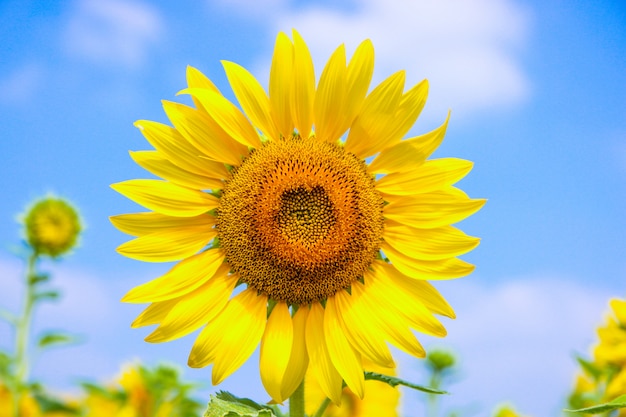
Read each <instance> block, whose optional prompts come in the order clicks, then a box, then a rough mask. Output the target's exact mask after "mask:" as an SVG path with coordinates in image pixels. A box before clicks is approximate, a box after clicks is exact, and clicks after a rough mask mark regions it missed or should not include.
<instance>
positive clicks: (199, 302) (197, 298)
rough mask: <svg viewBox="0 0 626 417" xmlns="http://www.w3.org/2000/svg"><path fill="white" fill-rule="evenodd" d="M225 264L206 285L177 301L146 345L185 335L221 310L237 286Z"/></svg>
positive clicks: (234, 277)
mask: <svg viewBox="0 0 626 417" xmlns="http://www.w3.org/2000/svg"><path fill="white" fill-rule="evenodd" d="M229 269H230V267H229V266H228V265H225V264H222V266H221V267H220V268H219V269H218V271H217V272H216V273H215V275H214V276H213V278H211V279H210V280H209V281H208V282H207V283H205V284H203V285H201V286H200V287H198V288H196V289H195V290H193V291H191V292H189V293H187V294H185V295H183V296H181V297H179V298H176V301H177V302H176V305H175V306H174V307H173V308H171V310H170V311H169V312H168V314H167V316H166V317H165V318H164V319H162V320H161V321H160V325H159V327H157V328H156V329H155V330H154V331H153V332H152V333H151V334H150V335H148V337H146V342H150V343H161V342H168V341H170V340H174V339H178V338H179V337H182V336H185V335H187V334H189V333H191V332H193V331H195V330H197V329H199V328H200V327H201V326H203V325H205V324H207V323H208V322H209V321H210V320H213V318H214V317H215V316H216V315H217V314H219V313H220V311H222V309H223V308H224V306H225V305H226V303H227V302H228V299H229V298H230V295H231V294H232V292H233V289H234V288H235V284H237V280H238V279H239V277H238V276H237V275H228V270H229Z"/></svg>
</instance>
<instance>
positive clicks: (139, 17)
mask: <svg viewBox="0 0 626 417" xmlns="http://www.w3.org/2000/svg"><path fill="white" fill-rule="evenodd" d="M162 31H163V21H162V18H161V16H160V14H159V13H158V11H157V10H156V9H155V8H154V7H153V6H151V5H149V4H146V3H139V2H125V1H120V0H110V1H100V0H82V1H81V2H80V3H78V7H77V8H76V10H75V11H74V13H73V15H72V16H71V18H70V20H69V23H68V26H67V29H66V33H65V44H66V48H67V50H68V52H69V53H70V54H71V55H74V56H78V57H80V58H84V59H87V60H89V61H93V62H96V63H98V64H116V65H121V66H124V67H127V68H136V67H138V66H141V64H142V63H143V62H144V61H145V59H146V55H147V53H148V48H149V47H150V46H151V45H152V44H154V43H156V42H157V41H158V40H159V39H160V37H161V33H162Z"/></svg>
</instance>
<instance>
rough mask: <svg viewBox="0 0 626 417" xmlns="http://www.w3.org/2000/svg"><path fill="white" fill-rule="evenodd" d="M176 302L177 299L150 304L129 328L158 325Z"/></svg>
mask: <svg viewBox="0 0 626 417" xmlns="http://www.w3.org/2000/svg"><path fill="white" fill-rule="evenodd" d="M177 302H178V300H177V299H173V300H166V301H159V302H157V303H152V304H150V305H149V306H148V307H146V308H145V309H144V310H143V311H142V312H141V314H139V315H138V316H137V318H136V319H135V321H133V323H132V324H131V325H130V327H131V328H133V329H136V328H137V327H143V326H150V325H153V324H159V323H160V322H161V321H163V319H164V318H165V317H166V316H167V313H169V312H170V310H171V309H172V308H173V307H174V306H175V305H176V303H177Z"/></svg>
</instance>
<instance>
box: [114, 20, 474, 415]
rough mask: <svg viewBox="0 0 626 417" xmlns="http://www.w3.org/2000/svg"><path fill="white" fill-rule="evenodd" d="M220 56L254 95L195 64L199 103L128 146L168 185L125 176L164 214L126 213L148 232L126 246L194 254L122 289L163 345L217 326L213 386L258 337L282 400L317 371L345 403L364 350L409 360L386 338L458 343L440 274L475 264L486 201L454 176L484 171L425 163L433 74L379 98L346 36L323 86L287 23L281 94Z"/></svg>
mask: <svg viewBox="0 0 626 417" xmlns="http://www.w3.org/2000/svg"><path fill="white" fill-rule="evenodd" d="M223 66H224V69H225V71H226V75H227V77H228V81H229V83H230V86H231V87H232V89H233V92H234V95H235V97H236V98H237V101H238V104H239V105H238V106H237V105H235V104H233V103H232V102H231V101H229V100H228V99H227V98H225V97H224V95H223V94H222V93H221V92H220V90H219V89H218V88H217V87H216V86H215V85H214V84H213V83H212V82H211V81H210V80H209V79H208V78H206V77H205V76H204V75H203V74H202V73H201V72H200V71H198V70H197V69H195V68H191V67H189V68H188V70H187V83H188V85H187V88H186V89H184V90H183V91H182V92H181V93H183V94H188V95H190V96H191V98H192V100H193V103H194V105H193V106H186V105H182V104H178V103H174V102H169V101H165V102H164V104H163V106H164V109H165V113H166V114H167V116H168V118H169V120H170V122H171V124H172V126H168V125H164V124H160V123H155V122H151V121H145V120H141V121H138V122H137V123H136V126H137V127H139V129H140V130H141V132H142V133H143V135H144V136H145V137H146V139H147V140H148V142H150V144H151V145H152V146H153V147H154V150H151V151H139V152H132V153H131V156H132V158H133V159H134V160H135V162H137V163H138V164H139V165H141V166H142V167H144V168H145V169H146V170H148V171H149V172H151V173H152V174H154V175H156V176H158V177H160V178H162V180H155V179H138V180H130V181H124V182H121V183H117V184H113V185H112V187H113V188H114V189H115V190H117V191H118V192H120V193H121V194H123V195H125V196H127V197H129V198H131V199H132V200H134V201H136V202H137V203H139V204H140V205H142V206H144V207H145V208H147V209H148V210H149V211H144V212H140V213H133V214H124V215H118V216H113V217H112V218H111V221H112V222H113V224H114V225H115V226H116V227H117V228H119V229H120V230H121V231H123V232H125V233H128V234H130V235H132V236H134V237H135V239H133V240H131V241H129V242H127V243H124V244H122V245H121V246H120V247H119V248H118V251H119V252H120V253H122V254H123V255H125V256H128V257H131V258H135V259H138V260H143V261H149V262H170V261H180V262H179V263H178V264H177V265H176V266H174V267H173V268H172V269H171V270H170V271H169V272H167V273H166V274H164V275H163V276H161V277H159V278H157V279H155V280H153V281H150V282H147V283H145V284H142V285H140V286H138V287H136V288H134V289H132V290H131V291H129V293H128V294H127V295H126V296H125V297H124V299H123V301H126V302H135V303H151V304H150V306H148V307H147V308H146V310H145V311H144V312H143V313H142V314H141V315H140V316H139V317H138V318H137V319H136V320H135V322H134V323H133V326H134V327H140V326H146V325H154V324H157V325H158V327H157V328H156V329H155V330H154V331H153V332H152V333H151V334H150V335H149V336H148V337H147V339H146V340H147V341H149V342H164V341H169V340H172V339H175V338H178V337H181V336H183V335H186V334H189V333H191V332H193V331H195V330H197V329H199V328H203V330H202V331H201V332H200V333H199V335H198V337H197V339H196V343H195V344H194V346H193V348H192V350H191V354H190V356H189V365H190V366H193V367H203V366H207V365H209V364H213V383H215V384H217V383H219V382H221V381H222V380H223V379H224V378H226V377H227V376H228V375H230V374H231V373H232V372H233V371H235V370H236V369H237V368H238V367H239V366H241V364H243V363H244V362H245V361H246V360H247V358H248V357H249V356H250V355H251V354H252V352H253V351H254V350H255V349H256V347H257V346H258V345H259V343H260V345H261V349H260V369H261V380H262V382H263V384H264V386H265V388H266V389H267V391H268V393H269V394H270V395H271V397H272V398H273V399H274V400H275V401H277V402H282V401H283V400H284V399H286V398H288V397H289V396H290V395H291V393H293V391H294V390H295V389H296V388H297V387H298V386H299V385H300V383H301V382H302V380H303V378H304V375H305V373H306V372H307V371H309V373H310V375H311V378H315V379H316V380H317V381H318V382H319V385H320V387H321V389H322V390H323V391H324V393H325V394H326V396H328V397H330V398H331V399H332V400H333V401H335V402H336V403H339V402H340V401H341V392H342V384H343V382H344V381H345V383H346V385H347V386H348V387H349V389H350V390H351V391H352V392H353V393H354V394H356V395H357V396H358V397H362V396H363V383H364V379H363V378H364V377H363V366H362V363H363V360H369V361H371V362H373V363H375V364H376V365H377V366H383V367H387V368H389V367H394V366H395V365H394V361H393V358H392V357H391V353H390V350H389V348H388V346H387V342H390V343H391V344H393V345H395V346H398V347H399V348H401V349H403V350H405V351H407V352H409V353H411V354H413V355H415V356H419V357H423V356H424V355H425V353H424V349H423V348H422V346H421V345H420V343H419V342H418V341H417V339H416V338H415V335H414V333H413V332H412V330H411V329H414V330H418V331H420V332H423V333H427V334H431V335H435V336H443V335H445V329H444V328H443V326H442V325H441V323H440V322H439V320H438V318H437V317H436V315H442V316H447V317H454V312H453V311H452V308H451V307H450V306H449V305H448V303H447V302H446V301H445V300H444V299H443V297H442V296H441V295H440V294H439V293H438V292H437V290H436V289H435V288H434V287H433V286H432V285H431V284H429V283H428V282H427V280H431V279H434V280H438V279H450V278H457V277H461V276H464V275H467V274H469V273H470V272H471V271H472V270H473V266H472V265H470V264H468V263H467V262H464V261H462V260H460V259H459V258H458V256H459V255H462V254H464V253H466V252H468V251H470V250H472V249H473V248H474V247H476V245H477V244H478V239H477V238H475V237H471V236H468V235H466V234H464V233H463V232H461V231H460V230H459V229H457V228H456V227H453V226H452V224H453V223H456V222H458V221H460V220H462V219H464V218H466V217H467V216H469V215H471V214H472V213H474V212H476V211H477V210H478V209H480V207H481V206H482V205H483V203H484V200H474V199H470V198H469V197H468V196H467V195H466V194H465V193H463V192H462V191H461V190H459V189H458V188H456V187H454V185H453V184H454V183H455V182H456V181H458V180H460V179H461V178H462V177H464V176H465V175H466V174H467V173H468V172H469V171H470V169H471V167H472V164H471V163H470V162H467V161H464V160H460V159H454V158H442V159H432V160H431V159H428V158H429V156H430V155H431V153H432V152H433V151H434V150H435V149H436V148H437V147H438V146H439V144H440V143H441V141H442V140H443V137H444V134H445V130H446V126H447V122H448V121H447V119H446V121H445V122H444V123H443V124H442V125H441V126H440V127H439V128H437V129H435V130H434V131H432V132H429V133H426V134H422V135H418V136H412V137H409V138H405V136H406V135H407V134H408V132H409V130H410V129H411V128H412V126H413V124H414V123H415V121H416V119H417V117H418V115H419V114H420V112H421V110H422V108H423V106H424V103H425V101H426V95H427V92H428V83H427V82H426V81H422V82H420V83H418V84H417V85H415V86H413V87H411V88H408V89H407V90H406V91H405V73H404V71H399V72H397V73H395V74H392V75H391V76H389V77H388V78H387V79H385V80H384V81H383V82H382V83H380V84H379V85H378V86H376V87H375V88H373V89H371V91H370V82H371V78H372V73H373V68H374V50H373V46H372V43H371V42H370V41H364V42H363V43H361V45H359V47H358V48H357V49H356V51H355V52H354V53H353V55H352V57H351V58H350V59H349V60H348V59H347V58H346V50H345V47H344V46H343V45H341V46H340V47H339V48H337V50H336V51H335V52H334V53H333V54H332V56H331V57H330V59H329V61H328V63H327V64H326V66H325V67H324V69H323V71H322V72H321V75H320V77H319V80H316V76H315V71H314V68H313V61H312V59H311V55H310V53H309V50H308V47H307V45H306V43H305V42H304V40H303V39H302V38H301V37H300V35H299V34H298V33H297V32H295V31H294V33H293V40H291V39H289V38H288V37H287V35H285V34H284V33H280V34H279V35H278V37H277V39H276V45H275V48H274V56H273V59H272V64H271V72H270V80H269V86H268V89H267V92H266V90H265V89H264V88H263V87H262V86H261V84H260V83H259V82H258V81H257V80H256V79H255V78H254V76H253V75H252V74H250V73H249V72H248V71H247V70H246V69H244V68H243V67H241V66H239V65H237V64H234V63H232V62H223ZM237 286H239V288H237V290H235V287H237Z"/></svg>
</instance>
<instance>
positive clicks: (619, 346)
mask: <svg viewBox="0 0 626 417" xmlns="http://www.w3.org/2000/svg"><path fill="white" fill-rule="evenodd" d="M609 306H610V308H611V311H610V313H609V314H608V315H607V317H606V321H605V323H604V324H603V325H601V326H600V327H598V330H597V333H598V343H597V344H596V345H595V346H594V347H593V349H592V358H591V360H586V359H584V358H581V357H579V358H578V362H579V364H580V365H581V372H580V373H579V374H578V375H577V376H576V381H575V384H574V389H573V390H572V393H571V394H570V396H569V399H568V402H569V406H570V408H572V409H579V408H585V407H591V406H594V405H597V404H601V403H606V402H609V401H611V400H613V399H615V398H617V397H619V396H620V395H623V394H624V393H626V300H621V299H617V298H614V299H612V300H610V301H609ZM611 415H612V416H613V415H615V416H620V417H625V416H626V409H625V408H622V409H620V410H616V411H613V414H611Z"/></svg>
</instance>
